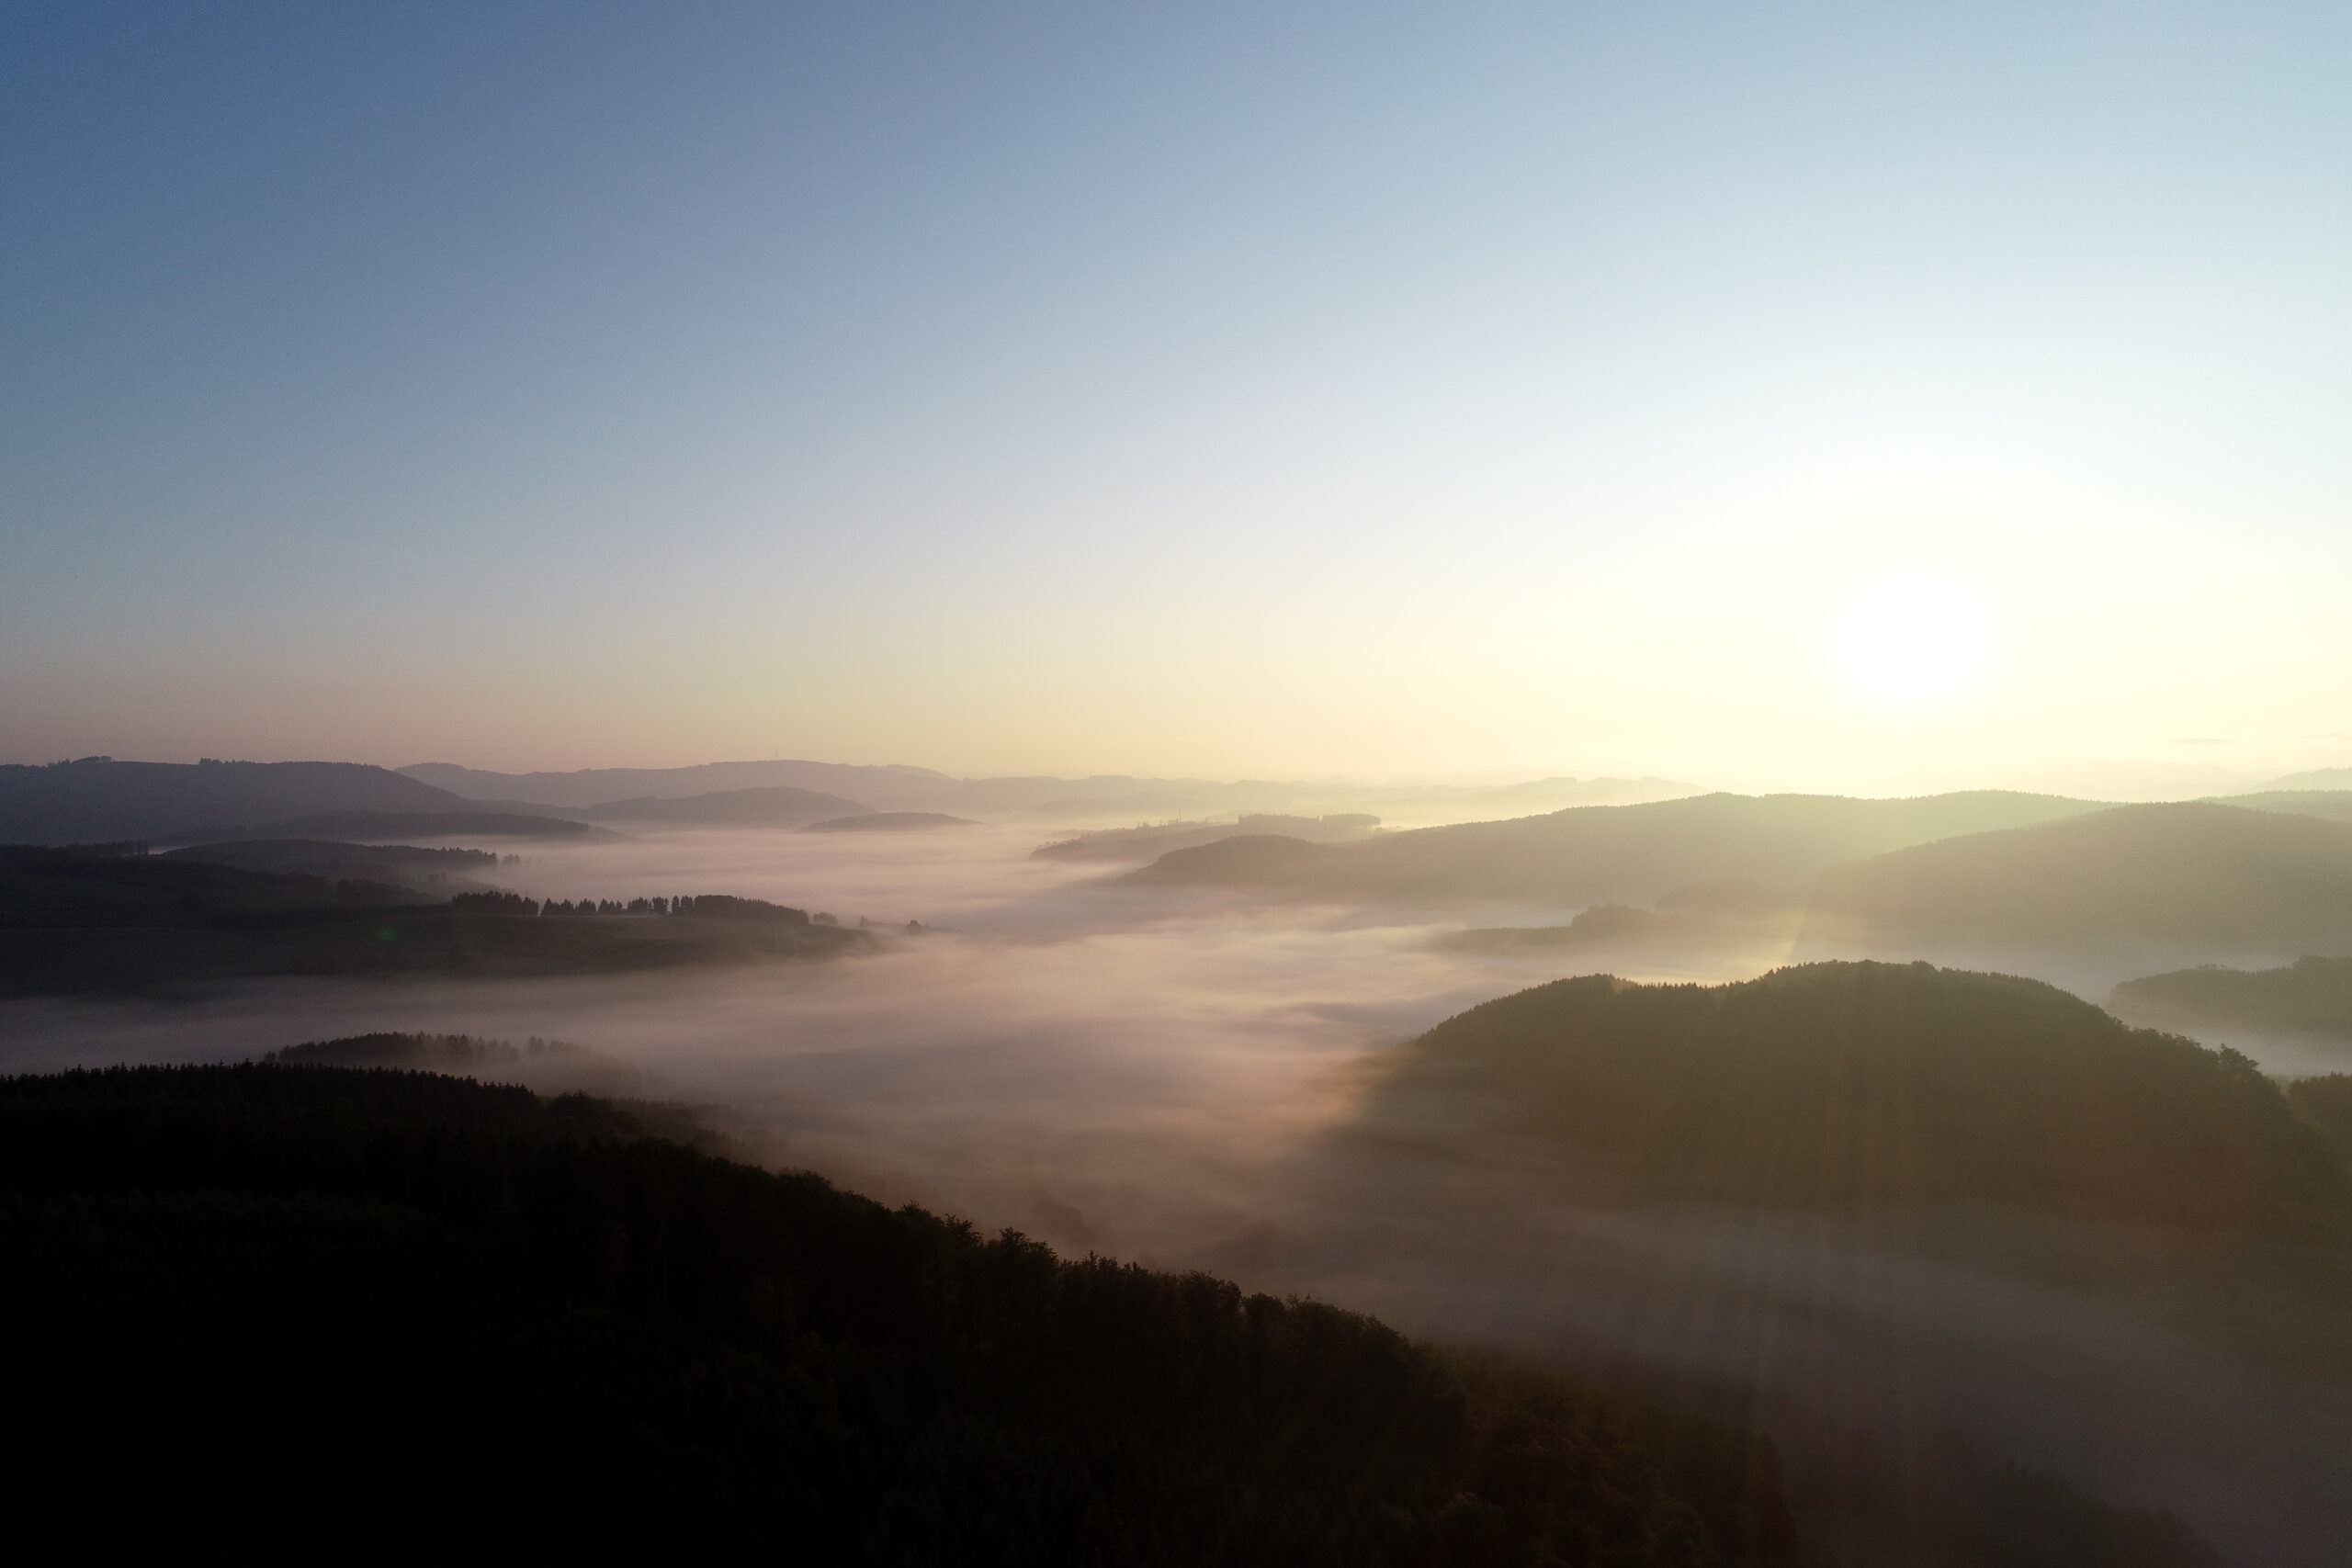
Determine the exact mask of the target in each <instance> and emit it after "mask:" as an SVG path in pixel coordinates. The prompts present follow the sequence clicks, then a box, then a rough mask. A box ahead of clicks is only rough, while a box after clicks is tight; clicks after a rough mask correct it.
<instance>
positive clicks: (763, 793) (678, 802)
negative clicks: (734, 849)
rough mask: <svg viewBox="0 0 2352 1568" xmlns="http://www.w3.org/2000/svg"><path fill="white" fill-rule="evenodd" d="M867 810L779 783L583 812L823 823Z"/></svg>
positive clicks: (747, 823)
mask: <svg viewBox="0 0 2352 1568" xmlns="http://www.w3.org/2000/svg"><path fill="white" fill-rule="evenodd" d="M866 809H867V807H864V806H861V805H860V804H858V803H857V802H856V801H854V800H850V799H846V798H844V797H843V796H842V795H826V794H824V793H822V792H821V791H819V790H813V789H795V788H794V787H792V786H791V785H789V784H776V785H773V786H771V787H768V788H764V789H722V790H716V791H714V792H712V793H711V794H708V795H678V796H665V795H639V796H637V797H635V798H634V799H630V800H608V801H605V802H604V803H603V804H602V805H598V806H591V807H586V808H584V809H583V810H582V812H581V815H582V816H583V817H586V818H590V819H592V820H594V821H598V822H662V823H672V824H680V825H694V826H699V827H729V828H758V827H769V826H776V825H786V826H789V825H791V824H795V823H800V822H817V821H821V820H823V819H824V818H829V817H849V816H854V815H855V814H856V813H858V812H861V811H865V810H866Z"/></svg>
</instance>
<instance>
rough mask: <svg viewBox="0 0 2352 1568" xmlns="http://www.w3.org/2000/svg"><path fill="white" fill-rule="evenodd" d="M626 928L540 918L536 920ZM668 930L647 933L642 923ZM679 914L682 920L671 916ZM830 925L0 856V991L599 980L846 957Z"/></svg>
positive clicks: (640, 903) (728, 911)
mask: <svg viewBox="0 0 2352 1568" xmlns="http://www.w3.org/2000/svg"><path fill="white" fill-rule="evenodd" d="M549 913H552V914H556V915H559V916H562V915H572V916H578V915H605V916H619V915H634V916H636V917H639V918H634V919H545V918H544V917H545V915H547V914H549ZM662 915H666V916H668V917H670V918H667V919H660V918H654V917H656V916H662ZM680 915H687V916H692V917H695V918H693V919H677V918H675V917H677V916H680ZM870 941H871V939H870V938H868V937H866V936H865V935H863V934H861V933H859V932H855V931H842V930H840V929H839V928H838V927H837V925H835V923H834V922H833V921H832V919H831V917H830V916H821V915H820V916H810V915H809V914H807V913H805V912H804V911H802V910H798V909H793V908H786V907H785V906H783V905H778V904H770V903H766V902H764V901H763V900H760V899H756V898H735V897H725V896H721V895H703V896H699V897H674V898H659V899H639V900H633V901H630V902H628V903H624V902H621V901H618V900H613V899H602V900H579V901H565V900H557V901H556V902H555V904H554V905H553V906H552V907H549V906H545V905H540V904H538V903H537V902H536V901H534V900H530V899H526V898H524V897H521V896H520V895H515V894H504V893H487V894H481V895H461V896H460V897H458V898H457V899H455V900H448V901H444V900H442V899H440V898H439V897H437V896H436V895H435V894H434V893H431V892H425V891H419V890H416V889H412V888H405V887H395V886H390V885H388V884H384V883H378V882H371V881H367V880H363V879H357V878H340V879H334V880H330V879H328V878H325V877H321V876H311V875H300V874H278V873H273V872H259V871H246V870H240V869H238V868H236V867H233V866H226V865H216V864H213V863H209V862H207V861H204V860H201V859H183V858H181V857H178V856H170V855H118V854H113V853H90V852H83V851H77V850H62V849H49V848H43V847H37V846H25V845H0V993H7V992H18V993H23V992H65V991H124V990H138V989H141V988H142V987H156V986H176V985H182V984H185V983H187V982H190V981H198V980H213V979H228V978H232V977H238V976H264V975H310V976H325V975H350V974H363V973H365V974H382V973H411V974H435V975H443V976H458V977H462V976H541V975H575V974H610V973H615V972H621V971H636V970H646V969H660V968H671V967H675V966H679V965H684V964H755V963H768V962H774V961H775V960H778V959H795V958H820V957H825V956H829V955H832V954H837V953H848V952H853V951H856V950H858V949H859V948H861V947H863V946H865V945H866V944H867V943H868V942H870Z"/></svg>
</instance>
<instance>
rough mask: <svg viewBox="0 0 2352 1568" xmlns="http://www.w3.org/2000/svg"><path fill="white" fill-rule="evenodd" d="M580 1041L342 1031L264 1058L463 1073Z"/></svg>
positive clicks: (562, 1050) (568, 1048)
mask: <svg viewBox="0 0 2352 1568" xmlns="http://www.w3.org/2000/svg"><path fill="white" fill-rule="evenodd" d="M586 1052H587V1047H586V1046H583V1045H574V1044H572V1043H571V1042H570V1041H568V1040H543V1039H541V1038H540V1037H539V1036H537V1035H536V1034H534V1035H532V1036H531V1037H530V1038H529V1040H528V1041H527V1042H526V1043H524V1044H522V1045H516V1044H515V1043H513V1042H511V1041H506V1040H492V1039H488V1038H485V1037H481V1036H478V1035H472V1034H401V1033H395V1032H377V1033H374V1034H346V1035H345V1036H343V1037H342V1038H341V1039H338V1040H313V1041H311V1042H309V1043H306V1044H301V1045H288V1046H286V1047H285V1048H284V1049H282V1050H277V1051H272V1052H270V1053H268V1054H267V1055H265V1056H263V1057H262V1060H263V1061H265V1062H279V1063H283V1064H285V1065H286V1066H302V1067H351V1066H369V1067H389V1066H400V1067H412V1068H418V1069H423V1070H426V1071H440V1072H452V1071H455V1072H463V1071H465V1070H466V1069H468V1068H471V1067H479V1066H496V1065H499V1064H501V1063H507V1062H521V1061H533V1060H537V1058H539V1057H542V1056H551V1055H552V1056H571V1055H585V1054H586Z"/></svg>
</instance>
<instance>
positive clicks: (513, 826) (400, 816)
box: [145, 811, 615, 845]
mask: <svg viewBox="0 0 2352 1568" xmlns="http://www.w3.org/2000/svg"><path fill="white" fill-rule="evenodd" d="M614 836H615V835H614V834H613V833H612V832H611V830H610V829H604V828H599V827H596V826H594V824H593V823H588V822H574V821H571V820H570V819H568V818H561V817H534V816H531V815H529V814H528V813H518V812H513V811H327V812H322V813H320V814H319V815H318V816H315V817H298V818H295V819H294V820H292V821H290V822H268V823H263V824H260V825H258V826H247V827H235V828H207V829H189V830H187V831H186V832H177V833H150V834H147V835H145V837H146V838H147V839H148V840H149V841H150V842H152V843H154V844H157V845H165V844H188V845H197V844H210V843H227V842H232V841H235V840H256V839H327V840H335V841H338V842H348V841H350V840H372V839H454V838H467V839H609V838H612V837H614Z"/></svg>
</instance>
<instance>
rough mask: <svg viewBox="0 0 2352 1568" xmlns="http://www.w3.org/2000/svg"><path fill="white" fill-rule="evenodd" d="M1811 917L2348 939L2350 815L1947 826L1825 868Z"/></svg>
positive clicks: (2025, 934) (2071, 936)
mask: <svg viewBox="0 0 2352 1568" xmlns="http://www.w3.org/2000/svg"><path fill="white" fill-rule="evenodd" d="M1808 931H1809V932H1811V933H1814V934H1820V935H1824V936H1845V937H1855V938H1863V939H1868V940H1871V941H1873V942H1904V941H1915V940H1916V941H1928V940H1934V939H1941V938H1963V939H1977V940H1987V941H1996V942H2014V943H2063V942H2081V941H2088V940H2099V941H2113V940H2120V939H2152V940H2166V941H2189V940H2193V941H2199V942H2212V943H2217V944H2223V945H2229V944H2241V943H2246V944H2251V943H2294V944H2303V943H2312V944H2316V943H2320V942H2346V941H2352V825H2346V824H2343V823H2337V822H2328V821H2324V820H2321V819H2319V818H2311V817H2302V816H2296V815H2290V814H2285V813H2278V812H2269V811H2247V810H2242V809H2240V808H2238V807H2232V806H2221V805H2215V804H2212V803H2210V802H2195V801H2190V802H2177V803H2167V804H2160V805H2147V806H2121V807H2113V808H2111V809H2109V810H2106V811H2101V812H2098V813H2097V814H2095V815H2091V816H2085V817H2077V818H2074V819H2072V820H2069V821H2062V822H2051V823H2045V824H2042V825H2040V826H2036V827H2030V828H2019V829H2011V830H2008V831H2003V832H1990V833H1979V834H1975V835H1972V836H1970V837H1967V838H1960V839H1948V840H1942V841H1940V842H1938V843H1930V844H1921V845H1917V846H1915V847H1913V848H1909V849H1904V850H1898V851H1895V852H1892V853H1889V854H1884V855H1881V856H1877V857H1875V858H1873V859H1871V860H1867V861H1862V862H1860V863H1855V864H1851V865H1844V866H1839V867H1837V868H1836V869H1834V870H1832V871H1829V872H1827V873H1826V874H1823V876H1822V877H1821V879H1820V880H1819V882H1818V883H1817V884H1816V886H1815V892H1814V898H1813V906H1812V910H1811V914H1810V916H1809V918H1808ZM2290 951H2291V949H2290Z"/></svg>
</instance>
